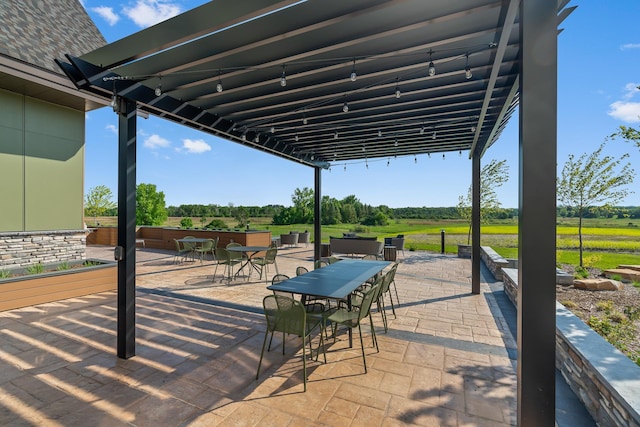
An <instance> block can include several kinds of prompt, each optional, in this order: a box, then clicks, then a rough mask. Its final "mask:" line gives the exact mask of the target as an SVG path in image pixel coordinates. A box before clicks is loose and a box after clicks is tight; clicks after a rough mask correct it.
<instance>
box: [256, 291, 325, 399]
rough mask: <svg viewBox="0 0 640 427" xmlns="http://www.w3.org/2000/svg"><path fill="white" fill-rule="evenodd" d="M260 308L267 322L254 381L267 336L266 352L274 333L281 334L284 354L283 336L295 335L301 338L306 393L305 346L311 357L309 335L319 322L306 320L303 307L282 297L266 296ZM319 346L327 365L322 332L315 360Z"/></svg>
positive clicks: (269, 348) (258, 374)
mask: <svg viewBox="0 0 640 427" xmlns="http://www.w3.org/2000/svg"><path fill="white" fill-rule="evenodd" d="M262 306H263V307H264V315H265V318H266V320H267V330H266V331H265V333H264V340H263V341H262V351H261V352H260V362H258V371H257V372H256V380H257V379H258V377H259V376H260V367H261V366H262V359H263V357H264V348H265V346H266V344H267V336H268V335H269V334H271V339H270V340H269V347H268V349H267V351H270V350H271V342H272V340H273V333H274V332H282V354H283V355H284V352H285V348H284V347H285V335H286V334H295V335H297V336H299V337H301V338H302V369H303V375H304V391H307V354H306V346H307V342H308V343H309V354H310V356H311V357H313V349H312V347H311V333H312V332H313V330H314V329H315V328H316V327H317V326H319V325H320V321H318V320H317V319H308V318H307V313H306V311H305V308H304V306H303V305H302V303H300V301H296V300H295V299H293V298H289V297H287V296H283V295H267V296H266V297H264V299H263V300H262ZM320 346H322V349H323V354H324V361H325V363H327V356H326V353H324V340H323V337H322V331H321V332H320V341H319V344H318V351H317V355H316V360H317V359H318V355H319V354H320Z"/></svg>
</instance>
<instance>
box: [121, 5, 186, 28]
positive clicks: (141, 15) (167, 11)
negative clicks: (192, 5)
mask: <svg viewBox="0 0 640 427" xmlns="http://www.w3.org/2000/svg"><path fill="white" fill-rule="evenodd" d="M181 11H182V10H181V9H180V6H179V5H177V4H175V3H170V2H168V1H166V0H137V2H136V5H135V6H133V7H130V8H124V10H123V12H124V14H125V15H127V16H128V17H129V18H130V19H131V20H132V21H133V22H135V24H136V25H137V26H139V27H141V28H146V27H150V26H152V25H155V24H157V23H158V22H161V21H164V20H166V19H169V18H172V17H174V16H176V15H178V14H180V12H181Z"/></svg>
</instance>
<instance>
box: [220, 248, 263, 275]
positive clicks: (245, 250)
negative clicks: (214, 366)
mask: <svg viewBox="0 0 640 427" xmlns="http://www.w3.org/2000/svg"><path fill="white" fill-rule="evenodd" d="M226 249H227V250H228V251H229V252H241V253H243V254H245V255H246V256H247V260H246V261H245V262H244V264H242V265H241V266H240V268H239V269H238V271H237V272H236V274H235V277H238V275H239V274H240V272H241V271H242V270H243V269H244V268H245V267H246V266H247V265H249V266H250V267H253V268H255V269H256V271H259V270H258V268H257V267H256V266H255V265H253V262H251V260H252V259H253V257H254V256H256V255H257V254H259V253H260V252H264V251H266V250H268V249H269V247H268V246H228V247H227V248H226ZM249 277H251V269H249Z"/></svg>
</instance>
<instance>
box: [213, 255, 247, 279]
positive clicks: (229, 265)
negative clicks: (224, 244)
mask: <svg viewBox="0 0 640 427" xmlns="http://www.w3.org/2000/svg"><path fill="white" fill-rule="evenodd" d="M215 252H216V257H215V258H216V259H215V260H216V269H215V271H214V272H213V278H212V279H211V281H212V282H213V281H214V280H215V277H216V274H217V273H218V266H219V265H220V264H222V265H224V270H223V272H222V275H223V277H224V272H225V271H227V277H228V279H229V280H231V277H232V276H233V266H234V265H236V264H239V263H241V262H242V259H238V258H231V257H230V256H229V255H230V252H229V251H227V250H226V249H225V248H216V249H215Z"/></svg>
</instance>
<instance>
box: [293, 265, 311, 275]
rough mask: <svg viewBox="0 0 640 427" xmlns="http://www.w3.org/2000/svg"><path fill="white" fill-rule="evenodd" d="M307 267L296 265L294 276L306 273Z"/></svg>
mask: <svg viewBox="0 0 640 427" xmlns="http://www.w3.org/2000/svg"><path fill="white" fill-rule="evenodd" d="M308 272H309V269H308V268H307V267H303V266H298V267H296V276H301V275H303V274H304V273H308Z"/></svg>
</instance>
